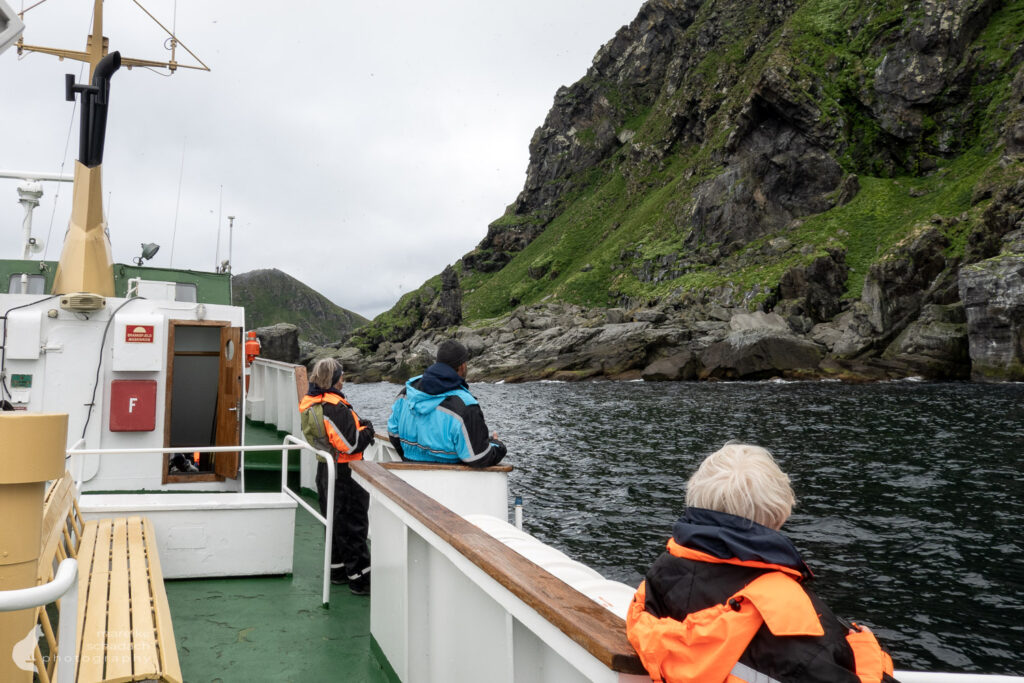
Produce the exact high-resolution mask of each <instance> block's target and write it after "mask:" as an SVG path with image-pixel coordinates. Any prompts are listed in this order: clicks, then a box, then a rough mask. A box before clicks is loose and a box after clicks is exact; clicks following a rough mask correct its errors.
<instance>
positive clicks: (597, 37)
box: [0, 0, 642, 318]
mask: <svg viewBox="0 0 1024 683" xmlns="http://www.w3.org/2000/svg"><path fill="white" fill-rule="evenodd" d="M33 1H34V0H33ZM141 1H142V4H143V5H144V6H145V7H146V8H147V9H148V10H149V11H150V12H152V13H153V14H154V15H155V16H156V17H157V18H158V19H160V20H161V21H162V22H163V23H164V24H165V25H167V26H168V27H171V26H172V25H175V26H176V28H177V34H178V37H179V38H180V39H181V40H182V41H183V42H184V44H185V45H187V46H188V47H189V48H191V49H192V50H193V52H195V53H196V54H197V55H198V56H199V57H200V58H201V59H202V60H203V61H205V62H206V63H207V64H208V65H209V66H210V67H211V68H212V72H210V73H203V72H194V71H188V70H179V71H178V73H176V74H175V75H173V76H171V77H169V78H168V77H165V76H161V75H158V74H156V73H154V72H152V71H149V70H146V69H133V70H131V71H128V70H126V69H124V68H122V69H121V71H119V72H118V73H117V74H116V75H115V76H114V79H113V82H112V91H111V92H112V95H111V110H110V116H109V126H108V132H107V141H106V150H105V157H104V174H103V188H104V201H105V202H108V204H109V206H108V211H107V215H108V219H109V223H110V234H111V242H112V245H113V252H114V260H115V261H117V262H122V263H127V262H129V261H130V260H131V259H132V257H134V256H136V255H138V254H139V252H140V246H139V245H140V244H141V243H142V242H156V243H158V244H160V245H161V246H160V251H159V253H158V254H157V255H156V257H155V258H154V259H153V260H152V262H151V263H152V264H153V265H157V266H173V267H175V268H192V269H200V270H212V269H213V268H214V267H215V265H216V263H217V256H218V231H219V234H220V240H219V256H220V259H222V260H223V259H226V258H227V257H228V247H229V244H228V243H229V235H228V219H227V217H228V216H229V215H233V216H235V217H236V218H235V222H234V231H233V245H232V254H231V260H232V266H233V268H232V269H233V272H234V273H236V274H237V273H243V272H247V271H250V270H255V269H259V268H278V269H280V270H283V271H285V272H286V273H288V274H290V275H291V276H293V277H295V278H298V279H299V280H301V281H303V282H305V283H306V284H308V285H310V286H311V287H313V288H314V289H316V290H318V291H320V292H321V293H323V294H324V295H325V296H327V297H328V298H329V299H331V300H332V301H334V302H335V303H337V304H338V305H340V306H343V307H345V308H348V309H351V310H354V311H356V312H358V313H361V314H362V315H365V316H367V317H370V318H372V317H373V316H375V315H377V314H378V313H380V312H381V311H384V310H387V309H388V308H390V307H391V306H392V305H393V304H394V303H395V302H396V301H397V300H398V298H399V297H400V296H401V295H402V294H403V293H405V292H407V291H409V290H411V289H415V288H416V287H418V286H419V285H420V284H422V282H423V281H424V280H426V279H427V278H428V277H430V276H432V275H435V274H437V273H439V272H440V271H441V270H442V269H443V268H444V266H445V265H447V264H449V263H453V262H455V261H456V260H457V259H458V258H460V257H461V256H462V255H463V254H464V253H466V252H467V251H469V250H470V249H472V248H473V247H474V246H475V245H476V244H477V243H478V242H479V241H480V240H481V239H482V238H483V237H484V235H485V234H486V232H487V224H488V223H490V222H491V221H492V220H494V219H495V218H498V217H499V216H500V215H501V214H502V213H503V211H504V209H505V207H506V206H507V205H508V204H510V203H512V202H513V201H514V200H515V198H516V196H517V194H518V193H519V191H520V190H521V189H522V186H523V182H524V180H525V178H526V166H527V163H528V161H529V149H528V146H529V142H530V137H531V136H532V135H533V132H534V130H536V128H537V127H538V126H540V125H541V124H542V123H543V121H544V117H545V115H546V114H547V112H548V110H549V109H550V108H551V105H552V102H553V98H554V94H555V91H556V90H557V89H558V88H559V87H560V86H562V85H570V84H572V83H574V82H575V81H577V80H578V79H579V78H581V77H582V76H583V75H584V74H585V73H586V71H587V68H588V67H589V66H590V63H591V60H592V59H593V56H594V54H595V53H596V52H597V50H598V49H599V48H600V46H601V45H603V44H604V43H606V42H607V41H608V40H610V39H611V38H612V37H613V36H614V35H615V32H616V31H617V30H618V29H619V28H620V27H622V26H623V25H625V24H628V23H629V22H630V21H632V19H633V18H634V17H635V16H636V14H637V12H638V10H639V8H640V6H641V4H642V2H641V0H515V1H514V2H494V1H493V0H492V1H487V2H469V1H466V0H439V1H437V2H411V1H408V2H407V1H402V2H397V3H395V2H392V3H372V2H360V3H354V2H339V3H332V2H308V1H302V0H300V1H293V2H287V3H270V2H251V1H250V2H240V1H218V2H215V3H210V2H197V1H196V0H179V1H178V2H177V5H176V6H175V3H174V2H173V1H171V0H141ZM8 4H10V5H12V7H14V8H15V9H16V10H19V9H21V8H22V6H29V5H31V4H32V3H31V2H29V1H28V0H25V3H24V5H22V0H8ZM91 6H92V2H90V1H89V0H48V1H47V2H46V3H45V4H43V5H41V6H40V7H38V8H37V9H33V10H31V11H29V12H28V13H27V15H26V17H25V24H26V30H25V34H24V37H25V42H26V43H29V44H35V45H45V46H55V47H67V48H72V49H83V47H84V43H85V35H86V34H87V33H88V28H89V26H90V20H91ZM278 11H281V12H284V11H287V13H281V14H279V13H277V12H278ZM104 33H105V34H106V35H107V36H108V37H109V38H110V49H111V50H120V51H121V53H122V55H123V56H130V57H137V58H146V59H164V58H165V55H167V54H168V53H167V51H166V50H165V49H164V46H163V38H162V34H161V32H160V29H159V27H156V26H155V25H154V24H152V22H151V21H150V20H149V19H148V18H147V17H146V16H145V15H144V14H143V13H142V11H141V10H140V9H139V8H138V7H137V6H136V4H135V3H134V2H132V1H131V0H107V1H106V2H105V30H104ZM177 58H178V61H179V62H182V63H188V62H189V61H190V60H191V58H190V57H189V56H188V55H187V54H186V53H184V52H183V51H181V50H180V48H179V53H178V57H177ZM65 73H75V74H76V75H78V74H80V73H81V65H80V63H78V62H72V61H64V62H60V61H58V60H57V59H56V58H54V57H50V56H46V55H39V54H32V55H26V56H25V57H23V58H22V59H20V60H19V58H18V56H17V54H16V51H15V49H13V48H12V49H10V50H8V51H7V52H5V53H4V54H3V55H0V84H2V92H3V96H2V97H0V133H2V136H3V137H2V142H0V169H6V170H29V171H46V172H57V171H59V170H61V164H62V163H63V164H65V166H64V172H65V173H67V174H71V173H72V172H73V168H72V160H73V159H74V158H75V157H76V156H77V152H78V150H77V146H78V142H77V141H78V116H77V114H78V112H77V109H75V107H74V105H72V104H71V103H70V102H66V101H64V74H65ZM86 78H87V75H84V74H83V75H82V76H81V77H80V78H79V82H84V81H85V79H86ZM73 114H74V119H72V115H73ZM72 122H73V126H72ZM69 129H70V130H71V131H72V134H71V144H70V146H68V133H69ZM65 149H67V150H68V151H67V153H66V154H65ZM179 178H180V182H179ZM17 184H18V183H17V182H16V181H11V180H2V179H0V227H2V228H3V229H4V230H5V231H6V234H7V235H8V237H7V238H5V239H4V240H3V241H2V242H0V244H2V245H7V246H2V247H0V257H3V258H20V257H21V249H22V247H21V239H20V235H21V223H22V216H23V211H22V208H21V206H20V205H19V204H18V203H17V193H16V188H17ZM58 189H59V195H58ZM70 197H71V186H70V184H67V185H63V186H61V187H59V188H58V185H57V184H55V183H47V184H46V185H45V195H44V198H43V202H42V204H41V206H40V207H39V208H38V209H37V210H36V213H35V217H34V221H33V226H34V227H33V233H34V235H35V236H36V237H37V238H39V239H41V240H47V236H48V241H47V245H46V251H45V257H46V258H48V259H56V258H58V257H59V255H60V247H61V242H62V240H63V234H64V231H65V230H66V228H67V221H68V217H69V214H70V203H69V201H70Z"/></svg>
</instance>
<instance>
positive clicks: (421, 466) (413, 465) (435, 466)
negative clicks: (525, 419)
mask: <svg viewBox="0 0 1024 683" xmlns="http://www.w3.org/2000/svg"><path fill="white" fill-rule="evenodd" d="M378 438H379V437H378ZM378 464H379V465H382V466H383V467H384V469H386V470H444V471H445V472H451V471H453V470H454V471H456V472H511V471H512V469H513V467H512V465H492V466H491V467H470V466H469V465H445V464H443V463H436V462H413V461H411V460H406V461H404V462H382V463H378Z"/></svg>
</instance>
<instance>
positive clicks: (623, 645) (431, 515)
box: [350, 461, 645, 674]
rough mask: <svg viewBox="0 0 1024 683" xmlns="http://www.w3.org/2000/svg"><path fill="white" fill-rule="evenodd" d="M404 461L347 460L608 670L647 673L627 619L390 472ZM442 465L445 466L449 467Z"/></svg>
mask: <svg viewBox="0 0 1024 683" xmlns="http://www.w3.org/2000/svg"><path fill="white" fill-rule="evenodd" d="M395 465H398V467H395ZM405 465H406V463H390V464H388V465H387V466H386V467H385V466H382V465H381V464H380V463H376V462H366V461H356V462H353V463H350V466H351V467H352V469H353V470H354V471H355V472H356V474H358V475H359V476H360V477H362V478H363V479H365V480H366V481H367V482H369V483H370V484H372V485H373V486H374V487H375V488H376V489H377V490H378V491H379V492H380V493H381V494H382V495H384V496H387V497H388V498H389V499H390V500H391V501H392V502H394V503H395V504H396V505H398V506H399V507H401V508H402V509H403V510H405V511H406V512H408V513H409V514H410V515H412V516H413V517H414V518H415V519H416V520H417V521H419V522H420V523H421V524H423V525H424V526H425V527H427V529H429V530H430V531H432V532H433V533H435V534H437V535H438V536H439V537H440V538H442V539H443V540H444V541H445V542H447V543H448V544H450V545H451V546H452V547H453V548H454V549H455V550H457V551H458V552H459V553H461V554H462V555H463V556H464V557H465V558H466V559H468V560H470V561H471V562H472V563H473V564H475V565H476V566H477V567H479V568H480V569H482V570H483V571H484V572H486V573H487V575H488V576H490V577H491V578H493V579H494V580H495V581H497V582H498V583H499V584H501V585H502V586H504V587H505V588H506V589H508V590H509V591H510V592H511V593H512V594H513V595H515V596H516V597H517V598H519V599H520V600H522V601H523V602H524V603H526V604H527V605H529V606H530V607H531V608H532V609H534V610H536V611H537V613H538V614H539V615H541V616H542V617H543V618H544V619H546V620H547V621H548V622H550V623H551V624H552V625H554V626H555V627H556V628H558V629H559V630H560V631H562V633H564V634H565V635H566V636H568V637H569V638H571V639H572V640H574V641H575V642H576V643H578V644H579V645H580V647H582V648H583V649H585V650H586V651H587V652H589V653H590V654H591V655H593V656H594V657H595V658H596V659H597V660H598V661H600V662H602V663H603V664H604V665H605V666H607V667H608V668H609V669H611V670H613V671H617V672H620V673H628V674H644V673H645V671H644V667H643V665H642V664H641V663H640V658H639V656H637V654H636V650H634V649H633V646H632V645H630V644H629V641H628V640H627V639H626V623H625V621H623V620H622V618H621V617H619V616H617V615H615V614H613V613H612V612H609V611H608V610H607V609H605V608H604V607H602V606H601V605H599V604H597V603H596V602H594V601H593V600H591V599H590V598H588V597H587V596H585V595H583V594H582V593H580V592H579V591H577V590H576V589H575V588H572V587H570V586H569V585H568V584H566V583H564V582H563V581H562V580H561V579H559V578H558V577H556V576H554V575H553V574H551V573H550V572H548V571H547V570H545V569H543V568H541V567H539V566H538V565H536V564H534V563H533V562H531V561H530V560H528V559H526V558H525V557H523V556H522V555H520V554H519V553H517V552H515V551H514V550H512V549H511V548H509V547H508V546H506V545H505V544H504V543H502V542H501V541H499V540H498V539H496V538H494V537H493V536H491V535H490V534H488V533H487V532H485V531H483V530H482V529H480V528H479V527H477V526H475V525H473V524H471V523H469V522H467V521H466V520H465V519H463V518H462V517H460V516H459V515H457V514H455V513H454V512H452V511H451V510H449V509H448V508H446V507H445V506H443V505H441V504H440V503H438V502H437V501H436V500H434V499H433V498H431V497H429V496H427V495H426V494H424V493H422V492H421V491H420V490H419V489H417V488H415V487H413V486H410V485H409V484H407V483H406V482H404V481H402V480H401V479H400V478H399V477H398V476H396V475H395V474H393V473H391V472H389V471H388V469H389V468H394V469H403V468H404V469H408V467H403V466H405ZM422 467H423V466H422V465H420V466H417V468H422ZM499 467H500V466H499ZM444 468H445V469H448V466H444ZM466 469H469V468H466ZM495 469H497V468H495Z"/></svg>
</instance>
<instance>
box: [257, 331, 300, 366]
mask: <svg viewBox="0 0 1024 683" xmlns="http://www.w3.org/2000/svg"><path fill="white" fill-rule="evenodd" d="M256 337H257V338H259V340H260V357H261V358H269V359H270V360H279V361H284V362H285V363H298V362H299V328H298V327H296V326H295V325H292V324H290V323H278V324H277V325H270V326H269V327H258V328H256Z"/></svg>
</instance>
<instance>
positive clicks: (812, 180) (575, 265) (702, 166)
mask: <svg viewBox="0 0 1024 683" xmlns="http://www.w3.org/2000/svg"><path fill="white" fill-rule="evenodd" d="M1022 35H1024V1H1022V0H1015V1H1012V2H995V1H991V2H984V1H981V0H976V1H974V2H967V3H952V2H938V3H931V4H928V5H917V4H912V5H906V4H905V3H903V2H894V1H891V0H889V1H885V2H868V1H866V0H861V1H857V0H853V1H846V0H844V1H842V2H840V1H839V0H804V1H794V2H776V3H768V5H765V4H764V3H748V2H744V1H742V0H718V1H707V2H684V1H681V0H651V1H650V2H647V3H645V4H644V6H643V8H641V10H640V13H639V16H638V17H637V19H636V20H635V21H634V22H633V23H632V24H631V25H630V26H628V27H624V28H623V29H621V30H620V31H619V32H618V34H617V35H616V36H615V38H614V39H613V40H611V41H610V42H609V43H608V44H606V45H605V46H604V47H602V48H601V50H600V51H599V52H598V54H597V56H596V57H595V59H594V66H593V67H592V68H591V69H590V70H589V71H588V73H587V74H586V75H585V76H584V77H583V78H582V79H581V80H580V81H579V82H577V83H576V84H574V85H572V86H571V87H568V88H562V89H560V90H559V92H558V93H557V94H556V95H555V103H554V107H553V108H552V110H551V112H550V113H549V114H548V117H547V120H546V121H545V122H544V124H543V126H542V127H541V128H539V129H538V131H537V133H535V135H534V138H533V140H532V141H531V142H530V150H531V162H530V168H529V170H528V172H527V176H528V177H527V181H526V186H525V187H524V189H523V192H522V193H521V194H520V195H519V197H518V198H517V199H516V201H515V202H514V203H513V204H512V205H511V206H510V207H509V209H508V211H507V212H506V214H505V215H504V216H502V217H500V218H499V219H497V220H496V221H495V222H494V223H492V224H491V225H490V226H489V228H488V232H487V237H486V238H485V239H484V240H483V241H482V242H481V243H480V244H479V245H478V246H477V248H476V249H474V250H473V251H472V252H470V253H469V254H466V255H464V256H463V257H462V258H461V259H460V260H459V261H458V262H457V263H456V271H457V273H458V275H459V278H460V282H461V287H462V302H463V316H464V322H466V323H468V324H470V325H473V324H475V323H478V322H480V321H483V320H487V319H491V318H494V317H497V316H501V315H504V314H507V313H508V312H509V311H511V310H513V309H515V308H516V307H518V306H523V305H530V304H536V303H538V302H542V301H562V302H567V303H574V304H581V305H584V306H591V307H607V306H624V307H627V308H629V307H636V306H644V305H651V304H655V303H662V304H678V305H684V304H685V303H686V302H687V301H690V300H694V299H699V298H701V297H702V296H704V295H706V294H707V293H708V292H712V291H715V292H721V291H723V290H724V291H728V292H731V296H732V298H733V299H734V301H737V302H740V301H741V302H743V303H744V304H745V305H746V306H747V307H748V308H750V309H751V310H755V309H768V308H770V307H771V306H772V305H773V303H774V301H775V300H776V299H777V296H778V286H779V282H780V279H781V278H782V277H783V276H784V275H785V274H786V273H787V272H791V271H793V270H794V269H800V268H804V267H806V266H808V265H809V264H811V263H812V261H814V260H815V259H817V258H820V257H822V256H826V255H833V256H830V257H832V258H835V256H834V255H835V254H841V260H842V261H845V266H846V267H848V269H849V270H848V276H847V280H846V290H845V293H844V295H843V296H844V298H846V299H847V300H854V299H857V298H858V297H859V296H860V294H861V289H862V287H863V284H864V278H865V275H867V273H868V272H869V269H870V267H871V266H872V264H873V263H876V262H878V261H879V260H880V259H883V258H885V257H886V255H887V254H890V252H891V251H892V250H893V249H894V248H895V247H896V245H898V244H900V243H901V241H903V240H904V239H905V238H907V237H908V235H911V234H913V233H914V232H915V231H916V230H918V229H919V228H920V226H922V225H934V226H937V227H938V228H939V229H940V230H941V231H942V233H943V234H944V235H945V237H946V238H947V239H948V246H947V247H946V252H945V254H944V256H945V258H946V259H947V261H950V262H960V261H964V262H971V261H976V260H979V259H981V258H987V257H989V256H992V255H994V253H993V248H994V247H993V246H992V242H993V235H991V234H989V233H990V232H991V231H992V229H993V228H992V226H991V221H986V220H985V218H984V216H985V212H986V211H991V210H993V207H992V202H993V198H998V197H999V196H1000V193H1001V192H1003V193H1005V192H1006V191H1007V190H1008V188H1011V187H1013V186H1014V184H1015V183H1017V182H1018V181H1019V180H1020V179H1021V178H1022V177H1024V163H1022V156H1024V66H1022V64H1024V46H1022V41H1021V36H1022ZM996 241H997V240H996ZM779 245H792V248H781V247H780V246H779ZM436 292H437V282H436V279H434V280H433V281H432V282H429V283H426V284H425V285H424V287H423V288H421V290H419V291H418V292H413V293H411V294H409V295H407V296H406V297H404V298H403V299H402V301H400V302H399V303H398V304H397V305H396V306H395V307H394V308H393V309H392V310H391V311H388V312H386V313H384V314H382V315H381V316H378V318H376V319H375V320H374V322H373V323H372V324H371V325H369V326H368V327H366V328H364V329H363V330H361V331H360V333H359V334H358V335H357V336H356V337H355V341H356V342H357V343H360V344H361V345H363V346H364V347H369V348H375V347H376V344H377V343H379V342H380V341H381V340H398V339H402V338H404V337H405V336H408V334H410V331H411V330H415V329H416V328H417V321H418V320H419V319H421V318H417V315H421V312H422V311H423V310H425V309H426V308H427V307H428V302H429V301H430V300H431V299H432V298H433V297H434V296H435V294H436Z"/></svg>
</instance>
